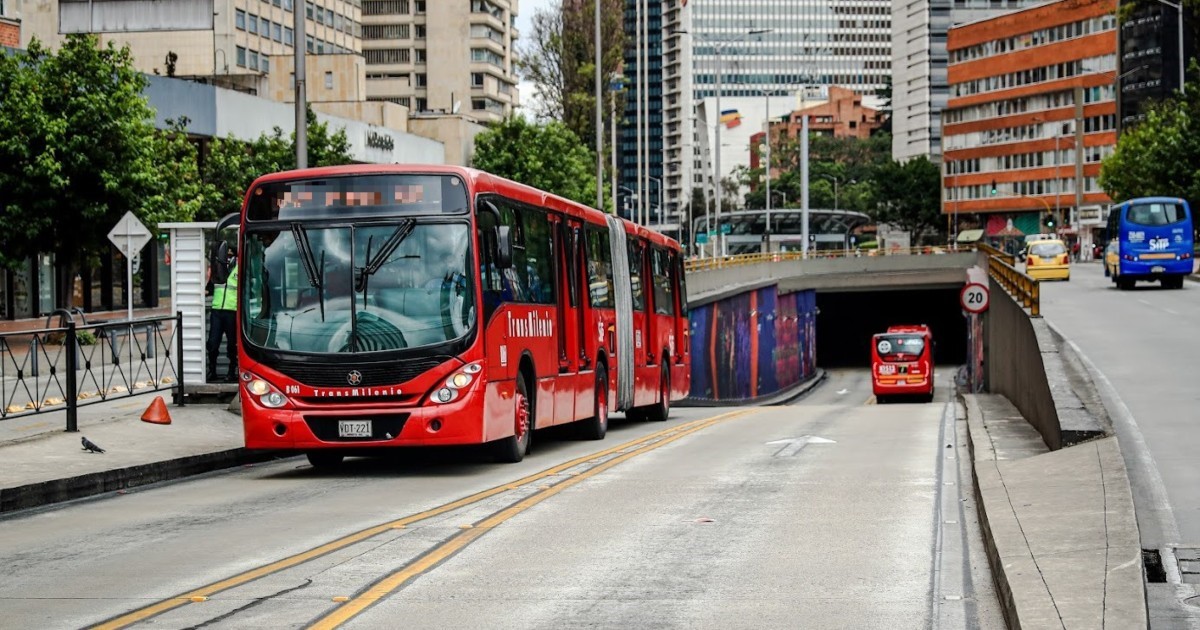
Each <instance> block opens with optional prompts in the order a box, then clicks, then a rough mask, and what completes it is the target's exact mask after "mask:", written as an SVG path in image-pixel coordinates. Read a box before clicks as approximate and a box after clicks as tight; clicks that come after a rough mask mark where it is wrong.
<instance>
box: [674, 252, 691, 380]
mask: <svg viewBox="0 0 1200 630" xmlns="http://www.w3.org/2000/svg"><path fill="white" fill-rule="evenodd" d="M671 284H672V286H673V287H674V289H675V326H674V330H673V334H672V335H671V339H670V340H669V341H670V351H671V362H672V363H673V364H674V365H673V366H672V369H671V389H673V390H675V391H683V392H686V391H687V390H688V388H689V387H690V383H691V374H690V373H689V372H688V365H689V363H690V362H689V361H688V355H690V354H691V352H692V344H691V341H690V339H689V337H688V309H687V282H686V280H685V277H684V268H683V256H681V255H679V252H672V253H671Z"/></svg>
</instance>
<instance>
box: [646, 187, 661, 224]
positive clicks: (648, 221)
mask: <svg viewBox="0 0 1200 630" xmlns="http://www.w3.org/2000/svg"><path fill="white" fill-rule="evenodd" d="M646 179H648V180H650V181H652V182H654V183H655V184H657V185H658V205H657V209H658V229H659V231H660V232H661V231H662V180H661V179H659V178H657V177H651V176H649V175H647V176H646ZM651 208H653V207H651ZM653 222H654V215H652V214H651V213H650V210H647V211H646V225H647V226H649V225H651V224H653Z"/></svg>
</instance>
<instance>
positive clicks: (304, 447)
mask: <svg viewBox="0 0 1200 630" xmlns="http://www.w3.org/2000/svg"><path fill="white" fill-rule="evenodd" d="M234 218H235V217H230V219H234ZM240 220H241V223H240V228H241V229H240V231H239V251H240V258H239V260H240V261H241V262H240V265H239V267H238V273H239V277H238V287H239V302H238V305H239V321H240V326H239V336H238V359H239V370H240V378H241V383H240V387H241V388H242V392H241V393H242V417H243V420H244V424H245V437H246V447H247V448H251V449H278V450H294V451H299V452H304V453H306V454H307V456H308V459H309V461H310V462H312V464H313V465H314V466H336V465H338V464H340V463H341V462H342V459H343V458H344V457H345V456H346V455H350V454H371V453H378V452H379V449H385V448H392V447H403V446H428V445H462V444H482V443H489V446H490V448H491V449H492V450H493V452H494V454H495V456H496V457H497V458H498V459H500V460H502V461H509V462H516V461H520V460H521V459H522V458H524V456H525V454H526V452H527V451H528V449H529V443H530V438H531V434H532V432H533V430H534V429H540V428H544V427H548V426H551V425H557V424H566V423H578V426H579V431H580V433H581V434H582V436H584V437H587V438H590V439H601V438H603V437H604V435H605V432H606V431H607V429H608V414H609V411H610V409H616V410H623V411H626V412H627V415H629V416H631V417H638V418H644V419H652V420H665V419H666V418H667V416H668V414H669V413H670V408H671V401H672V400H679V399H681V398H683V397H685V396H686V395H687V392H688V388H689V379H690V369H689V357H688V351H689V346H690V344H689V343H688V342H687V321H688V320H687V303H686V294H685V286H684V277H683V258H682V254H681V251H680V247H679V244H678V243H676V242H675V241H673V240H671V239H668V238H666V237H664V236H662V235H661V234H658V233H657V232H652V231H649V230H646V229H644V228H641V227H639V226H637V225H634V224H633V223H630V222H628V221H625V220H623V219H618V218H616V217H613V216H610V215H607V214H605V213H602V212H599V211H597V210H595V209H593V208H589V207H587V206H584V205H581V204H578V203H574V202H572V201H568V200H566V199H563V198H561V197H557V196H555V195H552V194H549V193H546V192H543V191H540V190H536V189H534V188H531V187H528V186H524V185H521V184H518V183H516V182H512V181H508V180H506V179H502V178H500V177H496V176H493V175H490V174H488V173H484V172H481V171H476V170H472V169H467V168H458V167H448V166H418V165H358V166H345V167H331V168H318V169H309V170H301V171H290V172H284V173H275V174H271V175H267V176H264V177H261V178H259V179H258V180H257V181H255V182H254V183H253V184H252V185H251V187H250V190H249V191H248V192H247V195H246V200H245V204H244V207H243V211H242V213H241V217H240ZM223 223H224V221H223Z"/></svg>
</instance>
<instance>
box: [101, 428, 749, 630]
mask: <svg viewBox="0 0 1200 630" xmlns="http://www.w3.org/2000/svg"><path fill="white" fill-rule="evenodd" d="M750 411H752V410H751V409H741V410H736V411H729V412H726V413H723V414H719V415H716V416H712V417H710V418H703V419H700V420H693V421H691V422H687V423H684V424H680V425H677V426H674V427H669V428H666V429H663V430H661V431H656V432H654V433H651V434H649V435H644V436H642V437H640V438H637V439H634V440H630V441H628V442H625V443H623V444H619V445H617V446H613V447H611V448H608V449H605V450H603V451H599V452H597V453H593V454H591V455H584V456H582V457H577V458H575V459H573V460H570V461H568V462H564V463H562V464H558V465H556V466H552V467H550V468H547V469H545V470H543V471H541V472H537V473H534V474H532V475H528V476H526V477H523V478H521V479H518V480H517V481H513V482H508V483H504V484H501V485H498V486H495V487H493V488H489V489H487V490H482V491H480V492H477V493H475V494H472V495H469V496H466V497H463V498H461V499H458V500H455V501H451V502H449V503H445V504H443V505H440V506H438V507H435V508H431V509H428V510H425V511H423V512H419V513H417V514H412V515H409V516H405V517H403V518H399V519H396V520H392V521H388V522H386V523H383V524H380V525H375V526H373V527H368V528H366V529H364V530H360V531H358V532H355V533H353V534H349V535H347V536H343V537H342V538H338V539H336V540H333V541H330V542H328V543H325V544H323V545H319V546H317V547H314V548H312V549H309V550H307V551H303V552H300V553H297V554H294V555H291V556H288V557H286V558H283V559H280V560H276V561H275V562H271V563H269V564H265V565H262V566H259V567H257V568H254V569H250V570H248V571H244V572H242V573H239V574H237V575H234V576H232V577H229V578H225V579H223V580H219V581H216V582H212V583H210V584H207V585H205V586H201V587H200V588H197V589H194V590H191V591H188V592H186V593H182V594H180V595H176V596H174V597H169V598H167V599H163V600H161V601H158V602H156V603H154V604H151V605H149V606H144V607H142V608H139V609H137V610H133V611H131V612H128V613H125V614H123V615H119V616H117V617H114V618H112V619H109V620H107V621H104V622H101V623H99V624H97V625H94V626H91V628H92V629H93V630H116V629H118V628H126V627H128V626H131V625H133V624H135V623H140V622H142V621H145V620H147V619H149V618H151V617H155V616H158V615H161V614H163V613H165V612H168V611H171V610H174V609H175V608H178V607H180V606H183V605H184V604H188V603H190V602H192V601H194V599H193V598H196V597H204V598H208V597H212V596H213V595H215V594H217V593H220V592H223V591H227V590H229V589H232V588H235V587H238V586H242V585H244V584H246V583H248V582H252V581H254V580H257V579H259V578H263V577H266V576H269V575H272V574H274V573H278V572H280V571H284V570H287V569H291V568H293V567H295V566H297V565H300V564H303V563H305V562H310V561H312V560H315V559H317V558H320V557H322V556H324V555H327V554H330V553H333V552H335V551H338V550H340V549H343V548H345V547H349V546H350V545H354V544H357V543H359V542H362V541H364V540H368V539H370V538H373V537H375V536H378V535H380V534H383V533H386V532H390V531H392V530H393V529H399V528H403V527H406V526H408V525H411V524H413V523H416V522H419V521H424V520H428V519H430V518H433V517H435V516H439V515H441V514H445V513H447V512H451V511H454V510H457V509H459V508H462V507H466V506H469V505H473V504H475V503H479V502H480V501H483V500H485V499H489V498H491V497H493V496H496V495H498V494H501V493H504V492H509V491H511V490H516V489H518V488H520V487H522V486H527V485H531V484H533V483H537V482H539V481H542V480H545V479H546V478H548V477H552V476H554V475H558V474H560V473H562V472H564V471H566V470H569V469H571V468H574V467H576V466H579V465H582V464H587V463H590V462H593V461H596V460H599V459H603V458H605V457H608V456H609V455H613V454H616V453H620V452H621V451H624V450H628V449H629V448H633V447H636V446H639V445H642V444H645V443H647V442H652V441H654V440H661V439H671V438H672V437H674V436H676V435H678V436H679V437H682V436H683V435H690V434H691V433H693V432H694V431H693V429H694V430H695V431H698V430H700V429H704V428H707V427H709V426H711V425H712V424H716V423H717V422H722V421H724V420H727V419H732V418H734V417H737V416H740V415H743V414H746V413H750ZM671 441H674V440H673V439H672V440H671ZM622 461H624V460H622ZM578 478H579V477H570V478H569V480H574V479H578ZM564 483H565V482H564ZM554 487H556V486H550V487H548V489H547V490H543V491H548V490H549V489H552V488H554ZM535 496H536V495H535ZM471 531H475V530H471Z"/></svg>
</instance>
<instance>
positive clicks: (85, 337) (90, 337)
mask: <svg viewBox="0 0 1200 630" xmlns="http://www.w3.org/2000/svg"><path fill="white" fill-rule="evenodd" d="M75 339H77V340H78V341H79V345H81V346H90V345H94V344H95V343H96V335H94V334H92V331H90V330H80V331H77V332H76V333H75Z"/></svg>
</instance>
